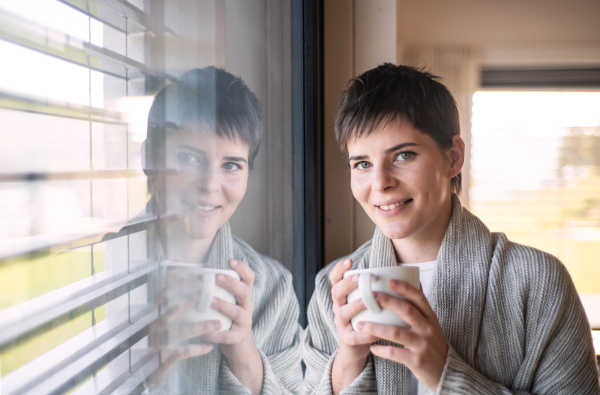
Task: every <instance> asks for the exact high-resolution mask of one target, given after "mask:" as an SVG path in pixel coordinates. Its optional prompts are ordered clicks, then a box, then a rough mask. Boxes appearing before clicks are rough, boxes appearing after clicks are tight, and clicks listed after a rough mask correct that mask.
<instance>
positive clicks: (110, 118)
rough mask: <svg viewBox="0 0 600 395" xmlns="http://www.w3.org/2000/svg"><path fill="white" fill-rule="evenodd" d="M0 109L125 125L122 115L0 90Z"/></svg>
mask: <svg viewBox="0 0 600 395" xmlns="http://www.w3.org/2000/svg"><path fill="white" fill-rule="evenodd" d="M0 108H6V109H8V110H17V111H27V112H32V113H36V114H44V115H52V116H57V117H62V118H69V119H77V120H80V121H91V122H100V123H108V124H118V125H126V122H125V120H124V119H123V114H121V113H119V112H115V111H110V110H104V109H102V108H96V107H90V106H84V105H81V104H75V103H67V102H62V101H59V100H51V99H45V98H42V97H33V96H30V95H24V94H20V93H16V92H11V91H7V90H0Z"/></svg>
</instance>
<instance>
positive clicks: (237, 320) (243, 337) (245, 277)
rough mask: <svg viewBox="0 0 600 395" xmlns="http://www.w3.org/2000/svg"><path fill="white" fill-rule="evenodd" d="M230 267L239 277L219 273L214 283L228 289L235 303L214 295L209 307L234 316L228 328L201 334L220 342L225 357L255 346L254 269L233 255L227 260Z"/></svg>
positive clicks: (235, 355)
mask: <svg viewBox="0 0 600 395" xmlns="http://www.w3.org/2000/svg"><path fill="white" fill-rule="evenodd" d="M229 267H231V268H232V269H233V270H234V271H236V272H237V273H238V274H239V275H240V277H241V281H240V280H237V279H235V278H233V277H231V276H227V275H225V274H218V275H217V277H216V282H217V285H218V286H220V287H221V288H223V289H226V290H227V291H229V292H231V293H232V294H233V295H234V296H235V299H236V301H237V304H232V303H228V302H226V301H224V300H222V299H220V298H217V297H215V298H213V300H212V302H211V307H212V308H213V309H215V310H217V311H220V312H221V313H223V314H225V315H226V316H228V317H230V318H231V319H232V320H233V324H232V325H231V329H230V330H228V331H223V332H217V333H210V334H207V335H204V336H202V338H203V339H206V340H208V341H210V342H213V343H220V344H221V351H222V352H223V354H225V356H226V357H227V359H228V360H229V359H233V360H235V359H242V358H244V356H245V355H247V354H245V352H247V351H248V349H249V348H255V346H254V340H253V339H252V313H253V312H254V304H253V303H252V285H253V284H254V272H253V271H252V269H250V268H249V267H248V265H246V264H245V263H244V262H241V261H237V260H235V259H230V260H229Z"/></svg>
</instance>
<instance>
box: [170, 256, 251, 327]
mask: <svg viewBox="0 0 600 395" xmlns="http://www.w3.org/2000/svg"><path fill="white" fill-rule="evenodd" d="M162 266H164V267H166V269H167V278H168V279H167V282H168V283H170V284H177V282H178V281H183V280H186V281H187V282H189V284H190V288H189V289H190V290H191V291H200V296H199V297H198V302H197V303H196V305H195V306H193V307H191V308H189V309H187V310H186V311H184V312H183V313H182V314H181V315H180V316H179V317H178V318H177V320H178V321H179V322H185V323H197V322H203V321H212V320H217V321H220V322H221V328H220V329H219V330H218V331H217V332H222V331H227V330H229V329H231V325H232V324H233V321H232V319H231V318H230V317H228V316H226V315H225V314H223V313H221V312H220V311H217V310H215V309H213V308H211V307H210V303H211V301H212V299H213V297H215V296H216V297H218V298H220V299H222V300H224V301H226V302H229V303H233V304H236V300H235V296H234V295H233V294H232V293H231V292H229V291H227V290H226V289H224V288H221V287H220V286H219V285H217V283H216V276H217V274H225V275H228V276H231V277H233V278H235V279H237V280H240V279H241V278H240V275H239V274H238V273H237V272H235V271H233V270H221V269H209V268H205V267H202V266H200V265H199V264H190V263H181V262H175V261H163V262H162Z"/></svg>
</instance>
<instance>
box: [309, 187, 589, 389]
mask: <svg viewBox="0 0 600 395" xmlns="http://www.w3.org/2000/svg"><path fill="white" fill-rule="evenodd" d="M452 204H453V209H452V217H451V219H450V223H449V225H448V228H447V230H446V234H445V236H444V239H443V242H442V245H441V247H440V250H439V253H438V256H437V262H438V264H437V268H436V272H435V274H434V277H433V283H432V288H431V290H430V294H429V295H426V296H427V298H428V300H429V303H430V305H431V307H432V308H433V310H434V311H435V313H436V315H437V318H438V320H439V322H440V324H441V326H442V329H443V331H444V335H445V337H446V341H447V342H448V345H449V348H448V356H447V358H446V362H445V366H444V371H443V373H442V377H441V380H440V384H439V387H438V393H439V394H509V393H539V394H569V395H573V394H599V393H600V390H599V388H598V371H597V368H596V365H595V358H594V351H593V348H592V339H591V331H590V326H589V323H588V321H587V318H586V315H585V313H584V311H583V308H582V306H581V302H580V300H579V298H578V295H577V293H576V290H575V287H574V285H573V283H572V281H571V278H570V276H569V274H568V273H567V271H566V269H565V267H564V266H563V265H562V263H561V262H560V261H558V259H556V258H555V257H554V256H552V255H550V254H547V253H544V252H542V251H539V250H536V249H534V248H531V247H526V246H522V245H519V244H516V243H512V242H510V241H509V240H508V239H507V238H506V236H505V235H504V234H502V233H491V232H490V231H489V230H488V228H487V227H486V226H485V225H484V224H483V223H482V222H481V221H480V220H479V219H478V218H477V217H475V216H474V215H473V214H471V213H470V212H469V211H468V210H467V209H465V208H463V207H462V206H461V204H460V201H459V199H458V197H456V196H453V200H452ZM346 258H347V257H346ZM350 258H352V259H353V267H352V268H353V269H362V268H368V267H382V266H393V265H395V264H396V260H395V255H394V250H393V246H392V243H391V240H390V239H388V238H387V237H385V236H384V235H383V234H382V233H381V231H380V230H379V229H376V230H375V234H374V236H373V239H372V240H370V241H368V242H367V243H365V244H364V245H363V246H361V247H360V248H359V249H358V250H356V251H355V252H354V253H353V254H352V255H350ZM343 259H345V258H343ZM336 263H337V261H336V262H333V263H332V264H330V265H329V266H327V267H326V268H325V269H323V270H322V271H321V272H320V273H319V274H318V275H317V279H316V289H315V293H314V294H313V297H312V299H311V301H310V304H309V308H308V320H309V325H308V327H307V330H306V336H305V339H304V361H305V363H306V376H305V388H306V393H310V394H330V393H331V368H332V364H333V359H334V357H335V353H336V350H337V348H338V345H339V340H338V336H337V330H336V327H335V323H334V315H333V311H332V300H331V282H330V281H329V273H330V272H331V270H332V269H333V267H334V265H335V264H336ZM378 343H381V344H390V343H389V342H383V341H381V340H380V341H379V342H378ZM408 385H409V383H408V375H407V368H406V367H405V366H404V365H401V364H398V363H396V362H392V361H388V360H385V359H382V358H379V357H375V356H373V355H372V354H370V355H369V357H368V360H367V364H366V366H365V368H364V370H363V372H362V373H361V374H360V375H359V376H358V377H357V378H356V379H355V380H354V382H353V383H352V384H351V385H350V386H349V387H348V388H346V389H345V390H344V391H343V392H342V393H344V394H358V393H360V394H366V393H372V394H382V395H383V394H407V391H408ZM419 391H420V392H421V393H433V392H431V391H429V390H428V389H427V388H425V387H424V386H422V385H420V388H419Z"/></svg>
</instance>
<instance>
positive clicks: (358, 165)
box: [354, 162, 371, 170]
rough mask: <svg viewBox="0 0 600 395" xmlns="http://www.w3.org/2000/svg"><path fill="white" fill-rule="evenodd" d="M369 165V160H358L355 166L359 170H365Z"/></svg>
mask: <svg viewBox="0 0 600 395" xmlns="http://www.w3.org/2000/svg"><path fill="white" fill-rule="evenodd" d="M369 167H371V164H370V163H369V162H358V163H356V164H355V165H354V168H355V169H358V170H365V169H368V168H369Z"/></svg>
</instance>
